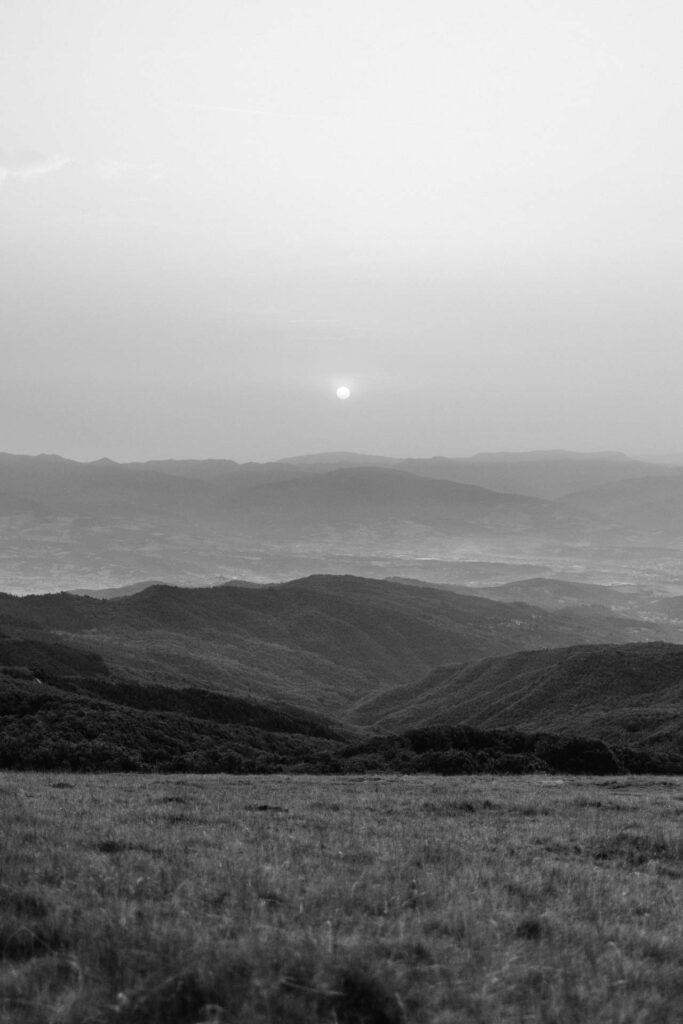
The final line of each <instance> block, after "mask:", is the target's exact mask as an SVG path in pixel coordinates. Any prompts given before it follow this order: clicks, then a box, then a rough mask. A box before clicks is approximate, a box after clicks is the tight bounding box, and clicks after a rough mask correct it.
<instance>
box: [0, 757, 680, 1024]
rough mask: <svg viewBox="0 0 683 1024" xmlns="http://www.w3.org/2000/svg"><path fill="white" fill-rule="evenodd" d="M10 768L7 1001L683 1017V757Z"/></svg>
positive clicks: (105, 1022)
mask: <svg viewBox="0 0 683 1024" xmlns="http://www.w3.org/2000/svg"><path fill="white" fill-rule="evenodd" d="M2 782H3V785H2V788H1V789H0V815H1V816H2V822H3V828H2V830H1V831H0V1024H115V1022H116V1024H198V1022H205V1024H207V1022H208V1024H211V1022H213V1024H490V1022H501V1024H513V1022H515V1024H516V1022H524V1024H583V1022H593V1021H600V1022H601V1024H624V1022H631V1021H633V1022H638V1024H680V1021H681V1020H683V918H682V916H681V914H680V907H681V905H682V904H683V840H682V839H681V830H680V810H681V801H682V800H683V780H679V779H653V778H647V777H645V778H637V779H630V778H619V779H599V780H591V779H586V778H549V777H545V776H530V777H524V778H520V777H515V778H506V777H500V776H496V777H482V776H477V777H462V776H458V777H454V778H436V777H430V776H410V777H386V776H381V777H380V776H378V777H368V776H365V777H325V778H311V777H302V776H297V777H283V776H267V777H234V776H202V777H201V778H200V777H196V776H195V777H191V778H187V777H186V778H184V779H182V780H180V779H178V778H177V777H159V776H155V777H150V776H123V775H120V776H114V775H108V776H105V775H94V776H75V775H71V776H69V777H68V780H67V779H66V778H65V777H60V776H55V775H40V774H37V773H35V774H33V773H26V774H13V773H5V774H4V777H3V780H2ZM67 782H68V785H67ZM185 783H187V784H191V789H190V787H189V785H188V786H187V787H186V788H185V792H186V794H187V796H183V797H179V796H178V786H179V785H184V784H185ZM190 793H191V795H190ZM185 800H187V802H188V807H187V812H188V813H186V814H180V815H175V814H172V815H169V810H170V809H171V807H172V805H173V804H177V803H179V802H181V801H182V802H184V801H185ZM169 805H170V806H169Z"/></svg>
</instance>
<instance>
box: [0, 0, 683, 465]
mask: <svg viewBox="0 0 683 1024" xmlns="http://www.w3.org/2000/svg"><path fill="white" fill-rule="evenodd" d="M682 38H683V8H682V7H681V5H680V4H678V3H674V2H673V0H670V2H668V3H667V2H662V3H657V4H652V3H647V4H646V3H645V2H644V0H574V2H572V3H567V2H566V0H562V2H560V0H533V2H532V0H517V2H510V0H467V2H462V0H448V2H445V0H444V2H442V3H437V2H434V0H421V2H420V3H419V4H418V3H416V2H410V3H408V2H405V0H362V2H358V0H339V2H336V0H335V2H331V0H315V2H308V0H187V2H181V0H51V2H47V0H0V251H1V252H2V257H1V259H2V262H1V265H0V345H1V353H0V354H1V357H2V358H1V363H0V367H1V372H0V450H5V451H14V452H40V451H54V452H58V453H60V454H63V455H67V456H70V457H73V458H78V459H89V458H98V457H100V456H103V455H108V456H110V457H112V458H115V459H121V460H125V459H137V458H156V457H164V456H165V457H174V456H175V457H190V456H193V457H208V456H211V457H226V458H236V459H239V460H240V461H243V460H247V459H259V460H261V459H267V458H278V457H283V456H286V455H290V454H295V453H299V452H306V451H318V450H324V449H346V448H351V449H356V450H363V451H372V452H378V453H384V454H392V455H399V454H406V455H431V454H443V455H458V454H469V453H471V452H474V451H478V450H482V449H502V448H506V449H527V448H540V447H568V448H579V449H594V448H620V449H625V450H628V451H630V452H641V453H645V452H654V451H657V450H659V451H670V450H674V449H678V450H680V449H681V448H682V447H683V440H682V438H683V394H682V388H683V332H682V330H681V328H682V326H683V288H682V287H681V282H680V275H681V267H682V266H683V217H682V211H681V206H682V202H683V198H682V197H683V189H682V187H681V182H682V181H683V166H682V165H683V132H682V131H681V123H682V120H683V62H682V61H681V56H680V42H681V39H682ZM340 384H346V385H348V386H349V387H350V388H351V390H352V396H351V398H350V399H349V400H348V401H346V402H340V401H338V400H337V398H336V397H335V394H334V392H335V388H336V387H337V386H338V385H340Z"/></svg>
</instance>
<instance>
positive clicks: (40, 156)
mask: <svg viewBox="0 0 683 1024" xmlns="http://www.w3.org/2000/svg"><path fill="white" fill-rule="evenodd" d="M69 163H71V161H70V160H68V159H67V158H66V157H62V156H47V155H46V154H45V153H38V152H37V151H35V150H16V151H14V152H11V151H8V150H2V149H0V182H3V181H5V180H6V179H7V178H9V177H14V178H37V177H40V176H42V175H44V174H53V173H54V172H55V171H61V169H62V167H66V165H67V164H69Z"/></svg>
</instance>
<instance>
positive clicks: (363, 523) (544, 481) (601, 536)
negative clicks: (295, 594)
mask: <svg viewBox="0 0 683 1024" xmlns="http://www.w3.org/2000/svg"><path fill="white" fill-rule="evenodd" d="M589 484H590V485H591V486H590V487H589V489H586V486H587V485H589ZM581 487H582V488H584V489H583V490H580V491H579V490H578V488H581ZM568 494H569V496H567V495H568ZM682 494H683V472H682V470H681V468H680V467H667V466H658V465H655V464H648V463H642V462H638V461H636V460H631V459H628V458H626V457H625V456H621V455H619V454H618V453H616V454H615V453H602V454H599V455H597V456H587V455H579V454H572V453H528V454H527V455H517V456H511V455H505V454H498V455H491V456H484V455H482V456H478V457H474V458H472V459H407V460H397V459H388V458H384V457H381V456H361V455H355V454H354V453H349V452H337V453H328V454H321V455H316V456H306V457H293V458H292V459H290V460H285V461H282V462H274V463H263V464H259V463H246V464H242V465H240V464H238V463H235V462H234V461H231V460H228V459H226V460H221V459H209V460H156V461H151V462H146V463H131V464H118V463H114V462H112V461H111V460H108V459H101V460H98V461H97V462H92V463H79V462H74V461H71V460H68V459H63V458H60V457H59V456H52V455H44V456H18V455H8V454H4V455H0V545H1V548H2V551H3V557H2V562H1V563H0V587H4V588H5V589H23V590H28V591H31V590H41V589H42V590H50V589H52V590H54V589H58V588H59V587H60V586H62V587H67V588H68V589H77V588H78V589H88V590H91V589H95V588H102V587H115V586H120V585H125V584H129V583H131V582H134V581H135V580H137V579H140V578H145V577H146V578H151V579H166V580H169V581H172V582H178V583H190V584H195V585H196V584H197V583H209V582H214V581H216V580H218V579H221V578H231V577H241V578H251V579H256V580H262V581H263V580H269V579H287V578H292V577H295V576H301V575H304V574H306V573H310V572H312V571H323V572H334V573H339V572H344V571H352V572H354V573H356V574H359V575H377V576H388V575H392V571H396V570H400V572H401V574H402V575H413V576H416V575H419V573H417V572H415V561H416V560H418V559H422V560H423V561H424V560H426V559H431V560H433V561H434V562H435V561H436V560H440V561H441V562H443V563H444V564H446V563H448V562H453V561H454V560H459V559H469V560H470V561H472V562H474V561H476V560H477V559H479V560H480V561H481V562H482V563H483V562H492V561H497V562H505V561H506V560H507V561H508V562H509V563H510V564H517V563H522V562H535V563H537V564H540V565H544V566H545V565H548V566H549V568H550V569H551V570H553V569H554V571H565V569H566V567H567V565H568V566H570V567H572V566H573V567H577V566H578V567H583V569H584V570H585V569H589V570H590V571H591V572H600V573H602V577H601V579H600V580H598V579H595V580H594V582H601V581H602V579H608V580H609V579H612V578H613V577H614V574H615V572H618V571H619V567H621V568H622V570H623V571H624V572H626V571H627V570H626V568H625V567H627V566H628V565H630V564H631V562H633V564H634V565H635V566H636V569H637V574H638V576H639V577H641V578H642V577H645V578H647V577H648V573H649V566H650V565H652V564H653V562H654V554H655V552H654V549H653V546H654V547H656V546H659V547H660V548H661V546H662V544H664V545H665V546H666V545H667V544H674V545H675V544H676V543H677V539H678V536H679V532H680V531H679V527H678V525H677V524H678V522H679V518H678V511H679V505H680V503H681V495H682ZM560 496H561V497H560ZM677 531H678V532H677ZM660 556H661V557H660ZM657 557H658V559H659V563H660V564H662V561H663V558H664V553H663V552H661V551H660V553H659V555H658V556H657ZM430 568H432V569H434V572H432V573H431V575H430V573H429V570H430ZM440 571H441V570H438V572H440ZM425 572H427V575H428V576H429V578H430V579H435V578H438V576H437V575H436V574H437V569H436V566H435V565H434V566H429V565H426V566H425Z"/></svg>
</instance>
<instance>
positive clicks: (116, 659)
mask: <svg viewBox="0 0 683 1024" xmlns="http://www.w3.org/2000/svg"><path fill="white" fill-rule="evenodd" d="M0 629H2V630H3V631H4V632H6V633H8V632H9V631H10V630H13V631H14V632H16V631H17V630H20V631H23V635H24V636H29V635H31V636H33V637H34V638H35V639H36V640H40V641H44V640H45V639H46V633H47V639H51V640H59V641H61V642H68V643H71V644H76V645H77V646H78V647H79V648H80V649H83V650H86V651H90V652H93V653H94V654H96V655H98V656H99V657H101V658H102V659H104V661H105V662H106V664H107V666H108V667H109V669H110V670H111V672H112V673H113V675H114V677H115V678H116V679H120V680H127V681H131V682H136V683H140V684H144V683H154V684H158V685H164V686H176V687H183V686H194V687H197V688H208V689H212V690H214V691H218V692H221V693H224V694H229V695H232V696H238V697H245V698H249V699H257V700H261V701H269V702H271V703H273V702H274V703H278V702H287V703H289V704H291V705H294V706H297V707H301V708H304V709H307V710H309V711H314V712H316V713H319V714H323V715H326V716H332V717H334V718H336V719H338V720H340V721H343V720H344V719H345V718H346V717H347V716H348V715H349V714H350V711H351V708H352V707H354V706H355V705H356V704H358V702H359V701H362V700H363V699H364V698H366V697H368V696H372V695H374V694H376V693H378V692H381V691H384V690H389V689H391V688H392V687H395V686H397V685H399V684H407V683H414V682H415V681H416V680H419V679H422V678H423V677H424V676H425V675H426V674H427V673H428V672H429V671H430V670H431V669H433V668H436V667H437V666H439V665H443V664H444V663H452V662H454V661H457V662H471V661H474V660H478V659H481V658H485V657H490V656H494V655H502V654H508V653H511V652H512V651H518V650H523V649H525V648H530V647H538V646H540V645H543V646H549V647H552V646H566V645H567V644H575V643H590V642H592V643H596V642H597V643H609V642H626V641H632V640H652V639H658V638H659V636H660V633H659V631H658V628H657V627H656V626H653V625H651V624H648V623H643V622H636V621H630V620H625V619H620V618H617V617H614V616H610V615H608V614H604V615H600V614H597V613H596V615H595V616H593V617H592V618H590V619H585V618H582V617H581V616H577V615H576V614H575V613H573V612H545V611H543V610H541V609H538V608H532V607H530V606H528V605H522V604H520V605H509V604H504V603H502V602H496V601H488V600H485V599H483V598H479V597H471V596H467V595H461V594H455V593H450V592H447V591H442V590H436V589H431V588H424V587H412V586H409V585H405V584H401V583H389V582H386V581H381V580H369V579H363V578H359V577H353V576H344V577H332V576H317V577H309V578H307V579H301V580H295V581H292V582H290V583H285V584H279V585H273V586H263V587H243V586H232V585H224V586H219V587H210V588H201V589H192V588H179V587H170V586H152V587H149V588H147V589H145V590H143V591H141V592H139V593H136V594H133V595H131V596H128V597H121V598H118V599H117V600H113V601H103V600H98V599H96V598H92V597H80V596H77V595H73V594H66V593H62V594H50V595H34V596H28V597H23V598H19V597H12V596H10V595H6V594H3V595H0ZM354 721H357V722H360V721H361V719H360V718H359V717H358V715H357V714H355V713H354Z"/></svg>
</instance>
